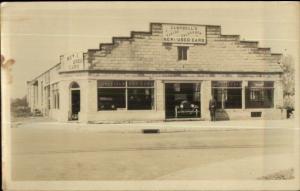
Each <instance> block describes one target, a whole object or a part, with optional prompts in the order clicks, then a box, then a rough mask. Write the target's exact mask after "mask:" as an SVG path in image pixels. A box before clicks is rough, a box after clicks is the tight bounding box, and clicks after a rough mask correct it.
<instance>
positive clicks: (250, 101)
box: [246, 81, 274, 108]
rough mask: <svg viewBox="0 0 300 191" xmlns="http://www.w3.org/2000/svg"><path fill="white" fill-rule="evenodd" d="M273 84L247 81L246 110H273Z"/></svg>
mask: <svg viewBox="0 0 300 191" xmlns="http://www.w3.org/2000/svg"><path fill="white" fill-rule="evenodd" d="M273 107H274V82H272V81H249V82H248V87H247V88H246V108H273Z"/></svg>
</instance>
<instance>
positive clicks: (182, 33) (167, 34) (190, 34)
mask: <svg viewBox="0 0 300 191" xmlns="http://www.w3.org/2000/svg"><path fill="white" fill-rule="evenodd" d="M163 42H168V43H189V44H206V27H205V26H200V25H180V24H163Z"/></svg>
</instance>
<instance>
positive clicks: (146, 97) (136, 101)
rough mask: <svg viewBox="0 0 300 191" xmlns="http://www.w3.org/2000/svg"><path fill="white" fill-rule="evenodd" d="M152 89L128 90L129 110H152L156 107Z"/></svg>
mask: <svg viewBox="0 0 300 191" xmlns="http://www.w3.org/2000/svg"><path fill="white" fill-rule="evenodd" d="M153 100H154V96H153V89H152V88H138V89H136V88H130V89H128V110H150V109H153V107H154V101H153Z"/></svg>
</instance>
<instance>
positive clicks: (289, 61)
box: [281, 55, 295, 109]
mask: <svg viewBox="0 0 300 191" xmlns="http://www.w3.org/2000/svg"><path fill="white" fill-rule="evenodd" d="M281 67H282V69H283V75H282V85H283V96H284V97H283V99H284V103H283V107H284V108H286V109H294V105H295V65H294V59H293V58H292V56H291V55H283V58H282V62H281Z"/></svg>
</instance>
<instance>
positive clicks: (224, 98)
mask: <svg viewBox="0 0 300 191" xmlns="http://www.w3.org/2000/svg"><path fill="white" fill-rule="evenodd" d="M212 95H213V97H214V99H215V100H216V102H217V109H240V108H242V82H241V81H212Z"/></svg>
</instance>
